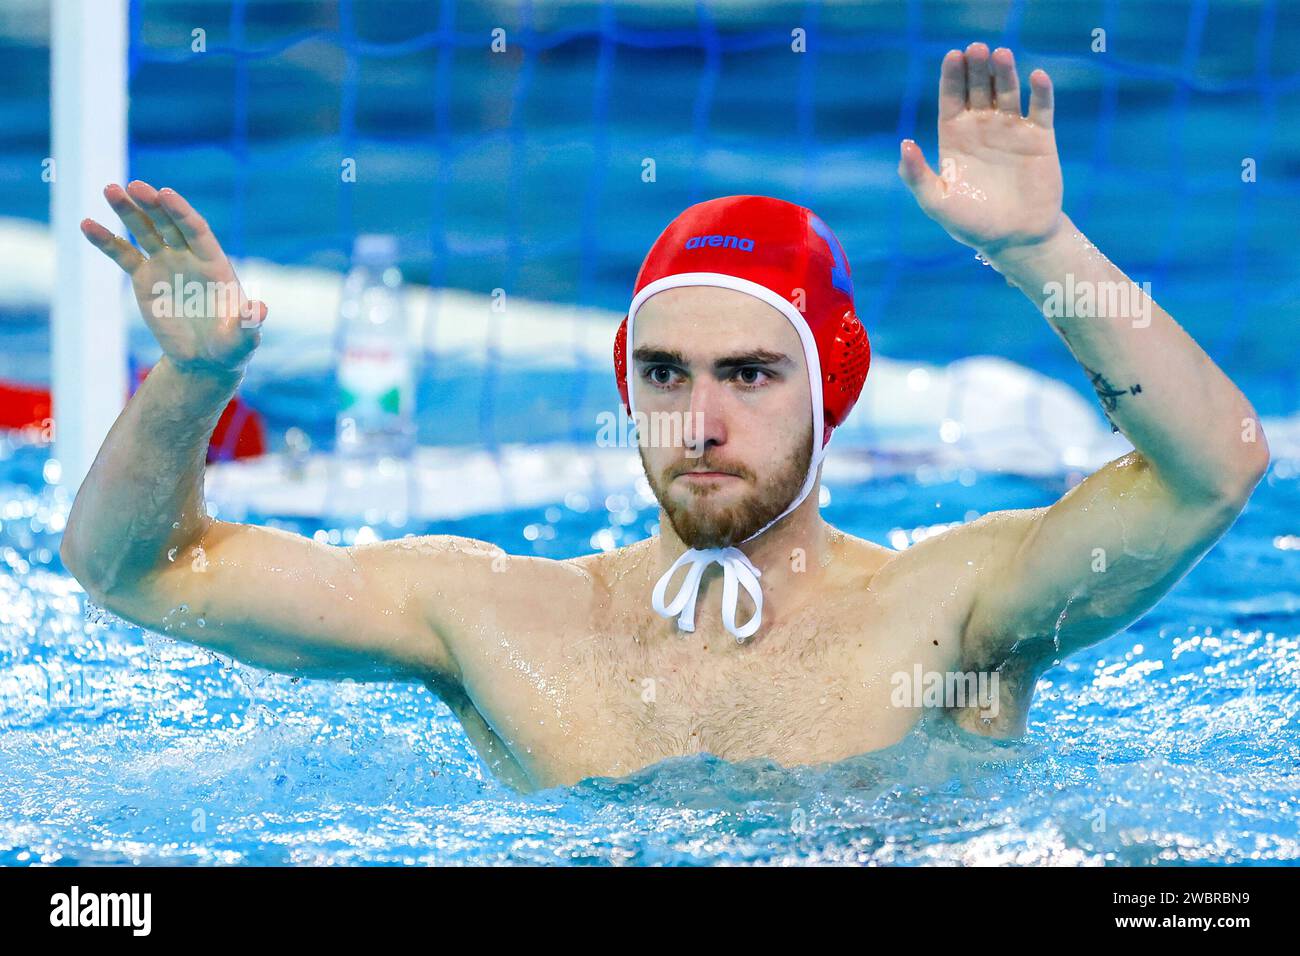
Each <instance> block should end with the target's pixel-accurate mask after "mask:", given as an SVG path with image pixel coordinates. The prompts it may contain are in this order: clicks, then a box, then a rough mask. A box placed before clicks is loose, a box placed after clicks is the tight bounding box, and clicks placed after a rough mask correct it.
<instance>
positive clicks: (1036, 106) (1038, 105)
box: [1029, 70, 1054, 129]
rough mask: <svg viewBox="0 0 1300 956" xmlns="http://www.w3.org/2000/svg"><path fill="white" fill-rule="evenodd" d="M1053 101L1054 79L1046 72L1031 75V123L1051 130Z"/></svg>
mask: <svg viewBox="0 0 1300 956" xmlns="http://www.w3.org/2000/svg"><path fill="white" fill-rule="evenodd" d="M1053 101H1054V96H1053V94H1052V78H1051V77H1049V76H1048V75H1047V73H1046V71H1044V70H1034V72H1033V73H1030V74H1029V121H1030V122H1031V123H1035V124H1037V125H1039V126H1042V127H1043V128H1044V129H1051V128H1052V114H1053Z"/></svg>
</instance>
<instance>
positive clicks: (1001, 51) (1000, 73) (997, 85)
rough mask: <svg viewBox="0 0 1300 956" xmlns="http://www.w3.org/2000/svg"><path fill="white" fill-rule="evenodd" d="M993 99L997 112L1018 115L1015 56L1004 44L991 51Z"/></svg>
mask: <svg viewBox="0 0 1300 956" xmlns="http://www.w3.org/2000/svg"><path fill="white" fill-rule="evenodd" d="M992 59H993V101H994V105H995V106H997V108H998V112H1000V113H1010V114H1011V115H1012V116H1019V115H1020V79H1019V77H1017V76H1016V58H1015V56H1013V55H1012V53H1011V51H1010V50H1008V49H1007V48H1006V47H1004V46H1000V47H998V48H997V49H996V50H994V51H993V58H992Z"/></svg>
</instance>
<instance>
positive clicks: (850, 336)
mask: <svg viewBox="0 0 1300 956" xmlns="http://www.w3.org/2000/svg"><path fill="white" fill-rule="evenodd" d="M692 285H702V286H718V287H721V288H725V289H736V290H737V291H740V292H745V293H748V294H749V295H752V296H754V297H756V298H759V299H762V300H763V301H764V302H766V303H768V304H769V305H771V306H773V307H774V308H776V309H777V310H778V311H780V312H781V313H782V314H784V315H785V316H786V317H787V318H788V319H789V320H790V322H791V323H792V324H793V325H794V327H795V330H796V331H797V332H798V333H799V338H800V340H801V341H802V342H803V346H804V358H805V360H806V361H807V364H808V372H809V384H810V386H811V388H812V399H813V425H814V429H815V430H814V432H813V434H817V431H816V429H820V430H821V434H822V444H821V448H819V449H817V451H818V452H822V451H824V449H825V447H826V445H827V443H828V442H829V441H830V437H831V430H832V429H833V428H835V426H837V425H839V424H841V423H842V422H843V421H844V419H845V418H847V417H848V414H849V412H850V410H852V408H853V405H854V403H856V402H857V400H858V395H860V394H861V392H862V385H863V383H864V382H865V381H866V378H867V368H868V367H869V366H870V364H871V345H870V343H869V342H868V340H867V331H866V329H865V328H863V326H862V322H861V321H860V320H859V319H858V316H857V313H856V312H855V311H854V308H853V278H852V275H851V274H850V270H849V260H848V257H846V256H845V255H844V249H843V247H842V246H840V243H839V240H838V239H836V238H835V234H834V233H832V232H831V231H830V229H829V228H828V227H827V225H826V224H825V223H824V222H822V221H821V219H820V218H818V216H817V214H816V213H814V212H813V211H812V210H810V209H806V208H804V207H803V206H798V205H795V204H794V203H791V202H786V201H785V200H783V199H774V198H772V197H771V196H723V197H722V198H720V199H710V200H708V201H707V202H702V203H697V204H696V205H694V206H691V207H690V208H689V209H687V210H686V211H684V212H683V213H682V214H681V215H679V216H678V217H677V218H676V219H674V220H673V221H672V222H670V223H669V224H668V228H666V229H665V230H664V231H663V232H662V233H660V235H659V238H658V239H656V240H655V243H654V245H653V246H651V247H650V252H649V253H648V254H647V255H646V257H645V261H644V262H643V263H642V264H641V271H640V272H638V273H637V277H636V286H635V288H634V289H633V297H632V304H631V306H630V307H629V309H628V314H627V317H626V318H624V319H623V323H622V325H620V326H619V328H618V334H617V335H616V336H615V339H614V372H615V375H616V376H617V378H618V391H619V395H620V396H621V397H622V399H623V406H624V408H625V409H627V411H628V414H629V415H631V414H632V412H633V411H634V409H633V408H632V402H631V387H632V386H631V379H630V372H631V370H630V369H629V363H628V356H627V352H628V340H629V337H630V335H631V333H632V328H633V325H634V324H635V322H636V313H637V310H638V309H640V307H641V305H642V304H643V303H644V302H645V301H646V300H647V299H648V298H650V296H652V295H654V294H655V293H657V292H662V291H664V290H665V289H673V288H678V287H680V286H692ZM821 457H822V456H821V454H817V455H815V456H814V460H815V461H820V459H821ZM812 470H813V471H815V470H816V468H815V467H814V468H813V469H812Z"/></svg>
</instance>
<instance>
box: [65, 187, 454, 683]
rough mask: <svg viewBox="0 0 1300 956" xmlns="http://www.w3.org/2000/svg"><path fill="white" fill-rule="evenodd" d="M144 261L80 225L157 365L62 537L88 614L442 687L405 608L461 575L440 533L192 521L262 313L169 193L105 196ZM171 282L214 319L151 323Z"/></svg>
mask: <svg viewBox="0 0 1300 956" xmlns="http://www.w3.org/2000/svg"><path fill="white" fill-rule="evenodd" d="M105 195H106V197H107V198H108V201H109V203H110V205H112V207H113V208H114V210H115V211H116V212H117V213H118V215H119V216H121V218H122V220H123V222H124V223H126V225H127V227H128V228H129V229H130V230H131V232H132V234H133V235H135V236H136V238H137V241H139V242H140V245H141V247H142V248H143V249H144V251H145V252H147V253H148V254H149V255H148V257H147V258H146V257H145V256H144V255H142V254H141V252H140V250H137V249H135V248H134V247H133V246H132V245H131V244H130V243H129V242H127V241H126V240H125V239H122V238H120V237H117V236H114V235H113V234H112V233H111V232H109V230H107V229H105V228H104V227H103V226H101V225H99V224H98V223H95V222H93V221H92V220H86V221H84V222H83V224H82V230H83V232H84V233H85V235H86V237H87V238H88V239H89V240H90V241H91V242H92V243H93V244H94V245H95V246H96V247H97V248H99V249H101V251H103V252H104V253H105V254H106V255H108V256H109V257H110V258H112V259H113V260H114V261H115V262H117V263H118V265H119V266H121V267H122V268H123V269H124V270H125V271H126V272H127V273H128V274H129V275H131V277H132V283H133V286H134V289H135V292H136V296H137V300H138V301H139V304H140V307H141V312H142V314H143V315H144V317H145V321H146V322H147V323H148V324H149V326H150V329H151V331H153V333H154V335H155V336H156V337H157V338H158V340H159V343H160V344H161V345H162V346H163V351H164V357H163V358H162V360H161V361H160V362H159V363H158V364H157V365H156V366H155V367H154V368H153V370H152V371H151V372H150V374H149V377H148V378H147V379H146V380H145V382H144V383H143V384H142V385H141V387H140V389H139V390H138V391H137V392H136V394H135V396H134V397H133V398H132V399H131V401H130V402H129V403H128V405H127V407H126V409H125V410H124V411H123V412H122V414H121V415H120V416H119V417H118V420H117V422H116V423H115V424H114V426H113V428H112V430H111V431H110V433H109V435H108V438H107V439H106V440H105V442H104V446H103V447H102V448H101V450H100V453H99V455H98V457H97V458H96V460H95V463H94V465H93V467H92V468H91V470H90V473H89V474H88V476H87V477H86V479H85V481H84V483H83V484H82V486H81V489H80V491H79V493H78V495H77V499H76V502H75V503H74V505H73V508H72V514H71V516H70V518H69V521H68V526H67V528H66V529H65V531H64V536H63V545H62V549H61V556H62V558H63V562H64V565H65V567H67V569H68V570H69V571H70V572H71V573H72V575H73V576H74V577H76V578H77V580H78V581H79V582H80V583H81V584H82V586H83V587H84V588H85V589H86V591H87V593H88V594H89V596H90V597H91V599H92V600H94V601H95V602H96V603H98V604H100V605H102V606H104V607H105V608H107V609H108V610H110V611H112V612H114V613H115V614H118V615H120V616H121V617H123V618H126V619H127V620H129V621H132V622H134V623H136V624H139V625H141V626H144V627H148V628H150V629H152V630H156V631H158V632H160V633H164V634H168V635H170V636H173V637H176V638H178V639H183V640H186V641H188V642H191V643H196V644H201V645H203V646H205V647H210V648H212V649H214V650H217V651H219V652H223V653H228V654H230V655H232V656H234V657H235V658H237V659H239V660H241V661H244V662H246V663H249V664H253V665H256V666H260V667H264V668H268V669H271V670H276V671H281V672H284V673H291V674H297V675H302V676H319V677H353V678H357V679H367V678H369V679H378V680H384V679H403V678H406V679H417V678H420V677H439V678H441V679H444V680H456V679H457V676H458V675H457V673H456V671H457V667H456V664H455V662H454V661H453V659H452V657H451V655H450V654H449V653H448V651H447V648H446V646H445V643H444V641H443V640H442V638H441V637H440V636H439V634H438V628H437V627H436V626H434V625H433V624H431V622H430V618H429V615H428V613H427V610H426V608H425V607H424V606H423V605H422V602H421V600H420V598H421V597H422V596H423V594H424V593H425V590H426V589H424V588H421V587H419V586H418V584H419V582H418V580H417V575H419V576H422V577H425V578H427V577H429V576H440V575H442V574H456V573H458V572H460V573H465V572H469V573H473V569H471V568H468V567H458V566H459V565H462V564H464V563H465V562H464V561H463V560H461V559H462V558H463V555H462V554H461V553H460V552H459V551H458V550H457V547H458V546H457V545H455V544H454V540H455V539H451V538H438V537H433V538H423V539H406V540H404V541H400V542H386V543H380V544H373V545H364V546H356V547H350V548H340V547H334V546H330V545H328V544H324V543H321V542H318V541H315V540H313V539H310V538H305V537H302V536H300V535H295V534H290V533H288V532H284V531H280V530H277V529H273V528H265V527H259V526H255V525H242V524H232V523H230V522H224V521H217V520H215V519H213V518H211V517H209V516H208V514H207V512H206V509H205V506H204V501H203V472H204V464H205V459H206V454H207V447H208V440H209V438H210V436H211V434H212V431H213V429H214V428H215V426H216V422H217V419H218V418H219V417H220V414H221V412H222V410H223V409H224V408H225V406H226V404H227V402H228V401H229V400H230V398H231V396H232V395H233V394H234V392H235V389H236V387H237V386H238V384H239V381H240V379H241V378H242V375H243V370H244V367H245V366H246V364H247V360H248V358H249V356H250V355H251V354H252V351H253V349H254V348H256V345H257V342H258V340H259V336H260V327H261V322H262V320H263V319H264V318H265V315H266V308H265V306H264V305H262V304H261V303H258V302H249V301H248V300H246V299H244V298H243V292H242V289H241V288H240V287H239V284H238V279H237V278H236V277H235V274H234V271H233V269H232V268H231V266H230V263H229V260H228V259H226V257H225V254H224V253H223V252H222V251H221V249H220V246H219V245H218V244H217V242H216V238H215V237H214V236H213V235H212V232H211V230H210V229H209V228H208V225H207V223H206V222H204V220H203V219H202V217H200V216H199V215H198V213H196V212H195V211H194V210H193V209H192V208H191V207H190V206H189V204H188V203H186V202H185V200H184V199H182V198H181V197H180V196H179V195H178V194H177V193H175V192H173V191H169V190H164V191H162V192H159V191H157V190H154V189H153V188H152V187H149V186H147V185H146V184H144V183H132V184H131V189H130V192H129V193H128V192H127V191H126V190H123V189H122V188H121V187H120V186H110V187H109V188H108V189H107V190H106V191H105ZM177 275H180V276H182V277H183V278H182V281H184V282H186V283H188V282H190V281H195V280H197V281H199V282H204V283H206V282H216V283H226V284H228V286H229V288H231V289H233V290H234V294H235V297H236V299H237V306H236V307H234V308H229V309H226V310H224V311H225V314H221V315H217V316H211V317H202V318H192V317H189V318H187V317H180V318H174V317H160V316H159V315H156V314H154V312H155V310H154V309H153V308H152V305H153V300H154V299H155V298H157V297H158V296H159V295H170V291H159V290H158V287H157V285H156V283H158V282H162V283H164V284H168V288H169V285H170V283H171V282H173V281H175V277H176V276H177Z"/></svg>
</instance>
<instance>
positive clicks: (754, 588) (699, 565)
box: [651, 548, 763, 641]
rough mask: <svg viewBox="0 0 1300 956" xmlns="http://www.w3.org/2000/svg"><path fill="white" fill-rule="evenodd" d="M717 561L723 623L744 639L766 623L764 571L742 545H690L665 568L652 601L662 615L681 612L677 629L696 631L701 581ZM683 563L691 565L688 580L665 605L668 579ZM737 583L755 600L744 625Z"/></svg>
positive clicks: (687, 574) (740, 638) (687, 575)
mask: <svg viewBox="0 0 1300 956" xmlns="http://www.w3.org/2000/svg"><path fill="white" fill-rule="evenodd" d="M714 562H717V563H718V564H720V565H722V574H723V580H722V623H723V626H725V627H726V629H727V630H728V631H730V632H731V633H732V634H733V635H735V637H736V640H738V641H743V640H744V639H745V638H747V637H749V636H750V635H752V634H753V633H754V632H755V631H757V630H758V628H759V625H760V624H762V623H763V589H762V588H761V587H760V586H759V584H758V579H759V577H760V576H761V575H762V573H763V572H761V571H759V570H758V568H756V567H754V565H753V564H752V563H751V562H750V560H749V558H748V557H746V556H745V552H743V551H741V550H740V549H739V548H688V549H687V550H686V551H683V552H682V555H681V557H679V558H678V559H677V560H676V561H674V562H673V564H672V567H670V568H669V569H668V570H667V571H665V572H664V574H663V577H661V578H660V579H659V582H658V583H657V584H656V585H655V589H654V594H653V595H652V596H651V604H652V605H653V606H654V609H655V611H656V612H657V613H658V614H660V615H662V616H663V617H672V616H673V615H674V614H677V615H679V616H678V618H677V629H678V630H681V631H694V630H695V600H696V597H697V596H698V595H699V591H700V581H701V579H702V578H703V577H704V571H705V569H706V568H707V567H708V566H709V565H710V564H713V563H714ZM684 564H689V565H690V568H688V569H687V571H686V580H684V581H683V582H682V586H681V588H680V589H678V591H677V596H676V597H674V598H673V600H672V603H671V604H667V605H665V604H664V597H665V595H666V594H667V592H668V582H669V581H670V580H671V579H672V576H673V575H674V574H675V573H676V572H677V569H678V568H680V567H681V566H682V565H684ZM737 583H739V584H740V586H741V587H743V588H744V589H745V590H746V591H747V592H748V593H749V596H750V598H751V599H752V600H753V602H754V614H753V616H752V617H750V619H749V620H748V621H746V622H745V624H744V626H742V627H737V626H736V607H737V603H738V599H739V597H740V592H739V590H738V589H737V587H736V585H737Z"/></svg>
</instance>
